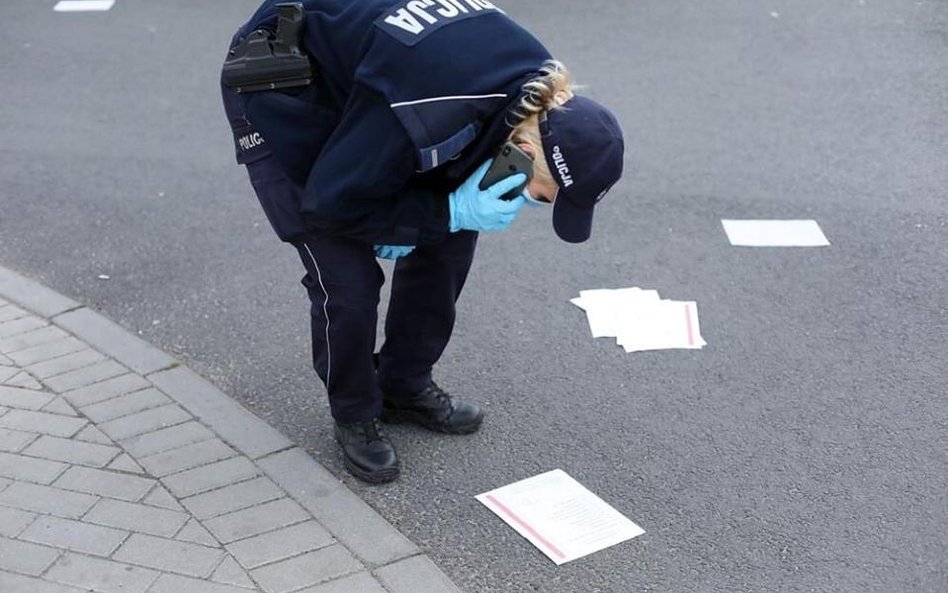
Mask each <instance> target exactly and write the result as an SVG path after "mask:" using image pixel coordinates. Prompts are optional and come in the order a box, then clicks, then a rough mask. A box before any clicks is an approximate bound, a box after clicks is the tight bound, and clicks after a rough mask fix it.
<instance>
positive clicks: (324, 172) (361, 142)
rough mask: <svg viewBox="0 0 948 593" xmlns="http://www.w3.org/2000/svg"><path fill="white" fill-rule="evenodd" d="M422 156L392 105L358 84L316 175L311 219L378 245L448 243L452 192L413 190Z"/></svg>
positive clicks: (310, 192) (306, 205) (306, 203)
mask: <svg viewBox="0 0 948 593" xmlns="http://www.w3.org/2000/svg"><path fill="white" fill-rule="evenodd" d="M414 154H415V149H414V146H413V145H412V143H411V141H410V139H409V138H408V135H407V134H406V133H405V131H404V129H403V128H402V126H401V124H400V123H399V121H398V120H397V119H396V117H395V115H394V114H393V113H392V110H391V108H390V107H389V106H388V105H387V104H386V102H385V101H384V99H382V97H381V96H379V95H377V94H376V93H374V92H372V91H370V90H368V89H365V88H363V87H361V86H359V85H357V86H356V88H355V90H354V91H353V95H352V96H351V97H350V100H349V102H348V104H347V105H346V108H345V111H344V113H343V116H342V120H341V122H340V123H339V126H338V127H337V128H336V130H335V131H334V132H333V134H332V136H330V138H329V140H328V142H327V143H326V146H325V147H324V148H323V150H322V152H321V153H320V155H319V158H317V160H316V164H315V166H314V167H313V169H312V171H311V172H310V175H309V179H308V181H307V183H306V188H305V191H304V195H303V198H302V202H301V205H300V209H301V212H302V214H303V216H304V217H305V218H306V220H307V222H308V223H310V224H311V225H312V226H313V227H314V228H317V229H320V230H322V231H324V232H328V233H331V234H334V235H341V236H347V237H351V238H355V239H360V240H363V241H366V242H368V243H373V244H376V245H422V244H425V243H435V242H438V241H440V240H442V239H443V238H444V236H445V234H446V233H447V232H448V198H447V194H444V193H440V192H436V191H432V190H428V189H423V188H418V187H413V186H411V185H409V180H410V179H411V177H412V175H413V173H414V170H415V156H414Z"/></svg>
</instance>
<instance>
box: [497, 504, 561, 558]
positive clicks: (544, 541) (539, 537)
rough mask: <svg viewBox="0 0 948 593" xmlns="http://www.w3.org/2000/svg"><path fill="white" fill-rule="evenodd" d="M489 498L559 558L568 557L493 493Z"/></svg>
mask: <svg viewBox="0 0 948 593" xmlns="http://www.w3.org/2000/svg"><path fill="white" fill-rule="evenodd" d="M487 500H489V501H490V502H491V503H492V504H493V505H494V506H496V507H497V508H498V509H500V510H501V511H503V513H504V514H505V515H507V516H508V517H510V519H511V520H512V521H513V522H514V523H516V524H517V525H519V526H520V527H523V528H524V529H525V530H526V531H527V532H528V533H529V534H530V535H532V536H533V537H535V538H536V539H537V541H539V542H540V543H541V544H543V545H544V546H546V547H547V549H549V550H550V551H551V552H553V553H554V554H556V555H557V556H558V557H559V558H566V554H564V553H563V552H561V551H560V550H559V548H557V547H556V546H554V545H553V544H551V543H550V542H549V541H548V540H547V539H546V538H545V537H543V536H542V535H540V533H539V532H538V531H537V530H536V529H534V528H533V527H531V526H530V524H529V523H527V522H526V521H524V520H523V519H521V518H520V517H518V516H517V514H516V513H514V512H513V511H511V510H510V509H508V508H507V507H506V506H504V504H503V503H501V502H500V501H499V500H497V499H496V498H495V497H494V496H493V495H492V494H488V495H487Z"/></svg>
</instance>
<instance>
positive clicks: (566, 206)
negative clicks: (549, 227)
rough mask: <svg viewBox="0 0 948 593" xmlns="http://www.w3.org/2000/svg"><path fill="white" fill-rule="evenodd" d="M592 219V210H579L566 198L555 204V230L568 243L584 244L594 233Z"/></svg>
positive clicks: (560, 198) (562, 197)
mask: <svg viewBox="0 0 948 593" xmlns="http://www.w3.org/2000/svg"><path fill="white" fill-rule="evenodd" d="M560 191H562V190H560ZM592 219H593V209H592V208H578V207H576V206H574V205H573V203H572V202H570V201H569V198H567V197H566V196H560V197H559V199H557V200H556V201H555V202H553V230H554V231H556V235H557V236H558V237H559V238H560V239H562V240H564V241H566V242H567V243H582V242H583V241H585V240H586V239H588V238H589V235H590V234H591V233H592Z"/></svg>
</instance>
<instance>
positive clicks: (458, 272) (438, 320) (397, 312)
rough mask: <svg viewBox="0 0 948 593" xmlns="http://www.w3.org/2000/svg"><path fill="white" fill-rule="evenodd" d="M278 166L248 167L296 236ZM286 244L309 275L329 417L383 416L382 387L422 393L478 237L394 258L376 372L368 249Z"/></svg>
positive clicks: (379, 277) (466, 234) (267, 202)
mask: <svg viewBox="0 0 948 593" xmlns="http://www.w3.org/2000/svg"><path fill="white" fill-rule="evenodd" d="M274 160H275V159H274V158H273V157H272V156H267V157H265V158H263V159H260V160H258V161H255V162H251V163H248V164H247V171H248V173H249V174H250V180H251V183H252V184H253V186H254V190H255V191H256V193H257V197H258V198H259V200H260V202H261V205H263V207H264V210H265V211H266V213H267V216H268V218H269V219H270V222H271V223H272V224H273V226H274V228H275V230H276V231H277V233H278V234H279V235H281V237H286V236H287V235H290V234H291V233H293V232H294V231H298V230H299V229H298V228H291V227H292V226H293V223H294V222H295V221H293V220H292V219H293V218H296V216H290V214H291V213H290V212H289V211H288V208H292V207H293V205H294V204H295V203H296V195H295V193H294V192H295V190H294V188H293V187H292V186H291V184H290V182H289V180H287V179H286V177H285V176H284V175H283V174H282V172H281V171H280V169H279V168H278V167H277V166H276V164H275V162H274ZM293 214H295V213H293ZM297 224H298V223H297ZM290 242H291V243H292V244H293V245H294V246H295V247H296V248H297V250H298V251H299V254H300V259H301V260H302V262H303V266H304V267H305V268H306V275H305V276H303V280H302V283H303V286H305V287H306V291H307V293H308V294H309V299H310V303H311V305H310V317H311V329H312V344H313V368H315V369H316V373H317V374H318V375H319V378H320V379H322V382H323V384H324V385H325V386H326V392H327V393H328V395H329V405H330V408H331V410H332V415H333V418H335V419H336V420H338V421H340V422H361V421H365V420H369V419H371V418H374V417H376V416H378V415H379V414H380V413H381V409H382V393H383V389H384V390H385V391H388V392H393V393H413V392H416V391H420V390H422V389H424V388H425V387H427V386H428V385H429V384H430V383H431V369H432V367H433V366H434V364H435V363H436V362H437V361H438V359H439V358H440V357H441V354H442V352H443V351H444V348H445V346H447V344H448V340H449V339H450V338H451V332H452V330H453V329H454V319H455V302H456V301H457V299H458V296H459V295H460V294H461V289H462V288H463V287H464V281H465V280H466V278H467V273H468V270H470V267H471V262H472V261H473V258H474V249H475V246H476V244H477V233H474V232H470V231H461V232H458V233H450V234H448V236H447V238H446V239H445V240H444V241H443V242H441V243H438V244H434V245H424V246H419V247H416V248H415V249H414V251H412V252H411V253H410V254H409V255H408V256H406V257H403V258H399V259H398V260H397V261H396V263H395V270H394V273H393V276H392V290H391V299H390V301H389V305H388V313H387V315H386V319H385V341H384V344H383V346H382V349H381V351H380V352H379V356H378V359H377V367H376V360H375V358H374V356H373V353H374V351H375V341H376V327H377V324H378V305H379V300H380V292H381V288H382V284H383V283H384V281H385V277H384V274H383V272H382V268H381V266H379V263H378V261H377V260H376V259H375V250H374V249H373V246H372V245H369V244H367V243H364V242H361V241H356V240H353V239H348V238H345V237H338V236H332V235H328V234H325V233H317V232H308V233H303V234H302V235H299V234H297V235H296V236H295V237H294V238H292V239H291V240H290Z"/></svg>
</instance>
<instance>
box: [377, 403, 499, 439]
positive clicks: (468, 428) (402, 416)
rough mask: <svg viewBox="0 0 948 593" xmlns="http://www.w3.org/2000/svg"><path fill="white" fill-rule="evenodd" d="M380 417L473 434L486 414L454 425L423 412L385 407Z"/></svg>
mask: <svg viewBox="0 0 948 593" xmlns="http://www.w3.org/2000/svg"><path fill="white" fill-rule="evenodd" d="M379 419H380V420H381V421H382V422H385V423H386V424H401V423H403V422H405V423H409V424H417V425H418V426H421V427H423V428H427V429H428V430H431V431H433V432H441V433H444V434H471V433H472V432H477V429H479V428H480V427H481V424H482V423H483V421H484V415H483V414H481V415H480V416H478V417H477V419H476V420H475V421H474V422H471V423H470V424H465V425H463V426H454V427H452V426H444V425H441V424H436V423H434V422H430V421H429V420H428V419H427V417H425V416H423V415H421V414H414V413H412V412H395V411H391V410H384V409H383V410H382V414H381V415H380V416H379Z"/></svg>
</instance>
